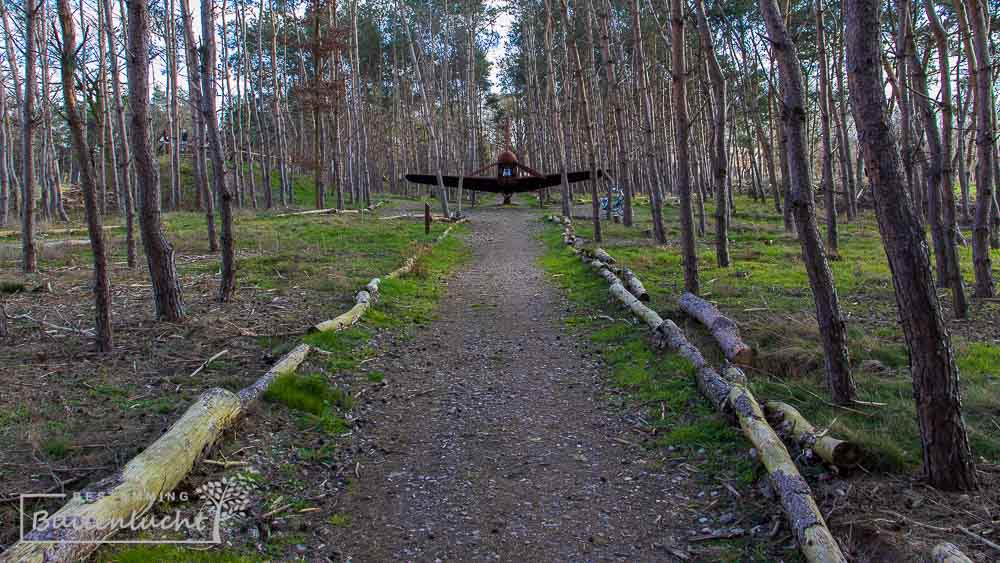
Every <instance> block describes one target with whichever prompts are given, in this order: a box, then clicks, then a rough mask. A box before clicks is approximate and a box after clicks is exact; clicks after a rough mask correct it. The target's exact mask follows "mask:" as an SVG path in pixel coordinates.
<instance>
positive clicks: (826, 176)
mask: <svg viewBox="0 0 1000 563" xmlns="http://www.w3.org/2000/svg"><path fill="white" fill-rule="evenodd" d="M815 13H816V46H817V51H816V57H817V59H818V61H817V64H818V65H819V85H818V86H819V93H818V97H817V99H818V100H819V114H820V140H821V143H822V151H821V157H822V159H821V163H820V169H821V171H822V172H821V180H820V187H821V189H822V190H823V198H824V200H825V203H826V244H827V247H828V248H829V249H830V251H831V252H832V253H833V254H836V253H837V248H838V246H839V245H840V242H839V238H838V236H837V235H838V234H837V198H836V197H835V196H834V192H833V149H832V148H831V146H832V143H831V142H830V94H829V89H830V79H829V78H828V77H827V74H828V73H829V68H828V66H827V59H826V33H825V30H824V27H825V24H824V22H823V0H816V3H815ZM844 189H847V186H844Z"/></svg>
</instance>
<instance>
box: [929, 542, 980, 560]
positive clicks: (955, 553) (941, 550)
mask: <svg viewBox="0 0 1000 563" xmlns="http://www.w3.org/2000/svg"><path fill="white" fill-rule="evenodd" d="M931 560H932V561H934V563H972V560H971V559H969V558H968V556H966V555H965V554H964V553H962V550H960V549H958V546H956V545H955V544H953V543H949V542H943V543H939V544H937V545H935V546H934V549H933V550H932V551H931Z"/></svg>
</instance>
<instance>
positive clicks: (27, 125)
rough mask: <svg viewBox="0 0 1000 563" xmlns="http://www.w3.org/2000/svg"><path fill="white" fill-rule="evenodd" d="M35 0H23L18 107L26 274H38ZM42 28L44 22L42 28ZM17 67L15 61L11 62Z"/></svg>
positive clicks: (22, 231)
mask: <svg viewBox="0 0 1000 563" xmlns="http://www.w3.org/2000/svg"><path fill="white" fill-rule="evenodd" d="M35 1H36V0H24V28H25V31H24V35H25V40H24V44H25V48H24V58H25V63H24V96H23V99H24V102H23V103H22V105H21V111H22V113H21V167H22V173H21V189H22V190H23V191H22V194H21V201H22V209H21V253H22V268H23V269H24V271H25V273H29V274H31V273H34V272H36V271H38V257H37V256H36V254H35V253H36V248H35V152H34V146H33V145H34V143H33V140H34V133H35V87H36V82H37V81H38V78H37V68H38V66H37V64H38V46H37V44H36V42H35V29H36V26H37V20H38V8H37V7H36V5H35ZM42 25H44V22H43V24H42ZM10 62H11V64H12V65H16V64H17V63H16V62H15V61H10Z"/></svg>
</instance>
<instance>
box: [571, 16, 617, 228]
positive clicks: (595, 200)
mask: <svg viewBox="0 0 1000 563" xmlns="http://www.w3.org/2000/svg"><path fill="white" fill-rule="evenodd" d="M562 11H563V24H564V25H565V26H566V49H567V50H569V51H570V52H571V53H572V55H571V56H572V59H573V65H574V68H575V71H576V84H577V86H579V90H580V92H579V95H580V100H581V101H582V102H583V103H582V104H581V105H582V106H583V108H582V109H583V117H584V122H585V124H586V128H587V131H586V136H585V137H584V139H585V140H586V146H587V165H588V167H589V169H590V211H591V219H592V221H593V225H594V240H595V241H596V242H601V202H600V196H599V194H598V191H597V136H596V135H595V133H594V123H593V118H592V114H591V107H590V88H589V87H588V84H587V80H586V77H585V76H584V74H583V65H582V64H581V62H580V50H579V49H578V48H577V45H576V34H575V33H573V31H572V27H573V25H574V21H575V18H576V15H577V14H575V13H574V20H571V19H569V5H568V3H567V0H562ZM612 205H613V202H612V200H611V199H608V212H609V213H610V210H611V206H612Z"/></svg>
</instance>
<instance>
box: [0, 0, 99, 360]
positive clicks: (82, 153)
mask: <svg viewBox="0 0 1000 563" xmlns="http://www.w3.org/2000/svg"><path fill="white" fill-rule="evenodd" d="M59 23H60V26H61V27H62V65H61V67H62V68H61V72H62V87H63V104H64V106H65V109H66V119H67V120H68V121H69V129H70V137H71V138H72V141H73V149H74V152H75V153H76V161H77V164H78V165H79V166H80V184H81V186H82V188H83V201H84V211H85V213H86V216H87V232H88V234H89V235H90V248H91V251H92V252H93V255H94V305H95V316H96V319H95V324H96V327H97V331H96V333H97V351H98V352H100V353H108V352H110V351H111V350H112V349H113V348H114V336H113V331H112V326H111V283H110V282H109V281H108V256H107V251H106V249H105V245H104V227H103V225H102V224H101V211H100V209H99V207H98V204H97V179H96V177H95V174H94V162H93V159H92V155H91V152H90V146H89V144H88V142H87V125H86V123H85V122H84V120H83V116H82V115H81V114H80V108H79V107H78V105H77V101H76V84H75V80H76V50H77V45H76V30H75V29H74V24H73V14H72V11H71V9H70V6H69V0H59ZM0 95H5V94H3V93H0Z"/></svg>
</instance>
